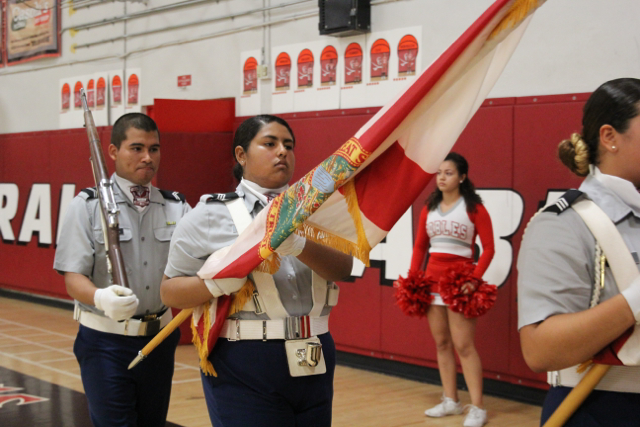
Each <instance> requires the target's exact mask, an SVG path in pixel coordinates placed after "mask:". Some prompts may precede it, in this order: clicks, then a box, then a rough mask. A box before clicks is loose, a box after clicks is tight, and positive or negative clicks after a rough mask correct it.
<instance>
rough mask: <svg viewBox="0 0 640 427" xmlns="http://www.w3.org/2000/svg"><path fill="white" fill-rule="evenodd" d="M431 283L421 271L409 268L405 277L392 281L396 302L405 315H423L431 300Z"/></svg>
mask: <svg viewBox="0 0 640 427" xmlns="http://www.w3.org/2000/svg"><path fill="white" fill-rule="evenodd" d="M432 284H433V280H431V279H430V278H426V277H424V272H423V271H420V270H409V273H408V274H407V278H406V279H405V278H404V277H402V276H400V277H399V278H398V280H396V281H395V282H393V287H394V288H396V292H395V297H396V300H397V301H396V304H398V307H400V309H401V310H402V312H403V313H404V314H406V315H407V316H415V317H423V316H424V315H426V314H427V311H428V310H429V306H430V305H431V302H432V301H433V295H431V286H432Z"/></svg>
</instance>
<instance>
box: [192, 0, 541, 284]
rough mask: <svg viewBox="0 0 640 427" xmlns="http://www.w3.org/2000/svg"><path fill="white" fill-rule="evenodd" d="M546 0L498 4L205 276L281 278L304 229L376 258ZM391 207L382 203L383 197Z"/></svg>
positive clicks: (290, 192)
mask: <svg viewBox="0 0 640 427" xmlns="http://www.w3.org/2000/svg"><path fill="white" fill-rule="evenodd" d="M544 1H545V0H497V1H495V2H494V3H493V4H492V5H491V6H490V7H489V8H488V9H487V10H486V11H485V12H484V13H483V14H482V15H481V16H480V17H479V18H478V19H477V20H476V21H475V22H474V23H473V25H471V27H469V28H468V29H467V30H466V31H465V32H464V33H463V34H462V35H461V36H460V37H459V38H458V39H457V40H456V41H455V42H454V43H453V44H452V45H451V46H450V47H449V48H448V49H447V50H446V51H445V52H444V53H443V54H442V55H441V56H440V57H439V58H437V59H436V60H435V61H434V62H433V64H431V66H429V67H428V68H427V69H426V70H424V72H422V74H421V75H420V76H419V77H418V78H417V79H416V80H415V81H414V82H413V84H411V85H410V86H409V87H408V88H407V89H406V90H404V91H403V92H402V93H401V94H399V95H398V96H397V98H396V99H395V100H393V101H392V102H390V103H389V104H387V105H386V106H384V107H383V108H382V109H380V111H378V113H377V114H376V115H375V116H374V117H372V118H371V119H370V120H369V121H368V122H367V123H366V124H365V125H364V126H363V127H362V128H361V129H360V130H359V131H358V132H357V133H356V134H355V135H354V136H353V137H352V138H351V139H349V140H348V141H347V142H346V143H344V144H343V145H342V146H341V147H340V148H339V149H338V150H337V151H336V152H335V153H333V154H332V155H331V156H330V157H328V158H327V159H325V160H324V161H323V162H322V163H321V164H320V165H318V166H317V167H315V168H314V169H313V170H311V171H310V172H309V173H307V174H306V175H305V176H304V177H303V178H302V179H300V180H299V181H297V182H296V183H295V184H293V185H292V186H291V187H290V188H289V189H288V190H287V191H286V192H284V193H282V194H281V195H280V196H278V197H277V198H276V199H274V200H273V201H272V202H271V204H270V205H269V206H268V207H267V208H266V209H264V210H263V211H262V212H260V214H259V215H258V216H257V217H256V218H255V219H254V221H253V222H252V223H251V225H250V226H249V227H248V228H247V229H246V230H245V232H243V233H242V234H241V235H240V237H239V238H238V239H237V240H236V242H235V243H234V244H233V245H232V246H231V248H230V250H229V252H228V253H227V255H226V256H225V257H223V258H222V259H214V258H210V259H209V260H207V262H206V263H205V264H204V266H203V267H202V269H201V270H200V271H199V272H198V276H200V277H201V278H203V279H210V278H215V279H219V278H226V277H245V276H247V275H248V274H249V273H251V271H253V270H254V269H255V268H256V267H258V269H259V270H260V271H266V272H274V271H275V270H276V269H277V265H278V257H277V254H274V251H275V249H276V248H277V247H278V245H280V244H281V243H282V242H283V241H284V240H285V239H286V238H287V237H288V236H289V235H290V234H291V233H293V232H296V233H299V234H302V235H304V236H305V237H307V238H308V239H312V240H313V241H316V242H318V243H321V244H325V245H328V246H331V247H333V248H336V249H338V250H341V251H343V252H345V253H348V254H350V255H353V256H355V257H357V258H358V259H360V260H361V261H363V262H364V263H365V264H366V265H368V258H369V251H370V250H371V248H373V247H374V246H375V245H376V244H378V243H379V242H380V241H381V240H382V239H383V238H384V237H385V236H386V234H387V233H388V232H389V230H391V228H392V227H393V225H394V224H395V223H396V222H397V221H398V219H399V218H400V217H401V216H402V214H404V212H406V211H407V209H408V208H409V207H410V206H411V204H412V203H413V201H414V200H415V199H416V197H418V195H419V194H420V193H421V192H422V190H423V189H424V187H425V186H426V185H427V183H428V182H429V180H430V179H431V177H432V176H433V174H434V173H435V172H436V171H437V168H438V166H439V165H440V163H441V162H442V160H443V159H444V157H445V156H446V155H447V153H448V152H449V151H450V149H451V147H452V146H453V144H454V143H455V141H456V140H457V139H458V137H459V135H460V133H461V132H462V131H463V129H464V128H465V126H466V125H467V123H468V122H469V120H470V119H471V117H473V115H474V113H475V112H476V111H477V109H478V108H479V106H480V105H481V104H482V102H483V101H484V99H485V98H486V96H487V95H488V93H489V91H490V90H491V88H492V87H493V85H494V83H495V82H496V80H497V79H498V77H499V75H500V74H501V72H502V70H503V69H504V67H505V65H506V64H507V62H508V60H509V58H510V57H511V55H512V53H513V51H514V50H515V48H516V46H517V44H518V42H519V41H520V39H521V37H522V35H523V33H524V31H525V28H526V26H527V24H528V23H529V21H530V19H531V18H532V15H533V13H534V12H535V10H536V9H537V8H538V7H539V6H541V5H542V4H543V3H544ZM382 195H383V196H384V200H385V201H386V202H385V204H384V207H382V206H381V204H380V200H381V196H382Z"/></svg>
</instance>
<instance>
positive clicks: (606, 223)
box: [571, 198, 639, 292]
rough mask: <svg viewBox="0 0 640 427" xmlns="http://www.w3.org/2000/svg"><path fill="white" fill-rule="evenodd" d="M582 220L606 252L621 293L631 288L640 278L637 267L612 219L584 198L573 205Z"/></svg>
mask: <svg viewBox="0 0 640 427" xmlns="http://www.w3.org/2000/svg"><path fill="white" fill-rule="evenodd" d="M571 207H572V208H573V210H575V211H576V212H577V213H578V215H580V217H581V218H582V220H583V221H584V223H585V224H587V227H589V230H590V231H591V234H593V236H594V237H595V238H596V240H597V241H598V243H599V244H600V247H602V250H603V251H604V254H605V256H606V257H607V260H608V261H609V267H611V273H613V277H614V279H615V282H616V285H617V286H618V290H620V292H622V291H624V290H625V289H627V288H628V287H629V285H630V284H631V282H633V280H634V279H635V278H636V277H638V274H639V273H638V267H637V266H636V263H635V261H634V260H633V257H632V256H631V252H629V249H628V248H627V244H626V243H625V242H624V240H623V239H622V236H621V235H620V232H619V231H618V229H617V228H616V226H615V224H614V223H613V221H611V219H610V218H609V217H608V216H607V214H605V213H604V211H603V210H602V209H600V207H599V206H598V205H596V204H595V203H594V202H592V201H591V200H588V199H585V198H583V199H582V200H580V201H577V202H576V203H574V204H573V205H571Z"/></svg>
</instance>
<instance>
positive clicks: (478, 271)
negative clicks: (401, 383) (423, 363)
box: [396, 152, 495, 427]
mask: <svg viewBox="0 0 640 427" xmlns="http://www.w3.org/2000/svg"><path fill="white" fill-rule="evenodd" d="M468 173H469V164H468V163H467V160H466V159H465V158H464V157H463V156H461V155H460V154H457V153H453V152H451V153H449V154H448V155H447V157H446V158H445V160H444V161H443V162H442V163H441V165H440V167H439V168H438V172H437V187H436V189H435V190H434V191H433V193H431V195H430V196H429V198H428V199H427V201H426V206H425V207H424V208H423V209H422V212H421V213H420V220H419V224H418V236H417V238H416V241H415V244H414V247H413V256H412V258H411V270H410V272H409V277H408V278H407V279H401V280H400V282H404V281H405V280H406V281H415V277H416V276H417V275H420V276H421V277H422V276H423V275H422V273H421V270H422V265H423V264H424V260H425V256H426V253H427V249H429V260H428V263H427V269H426V272H425V273H424V277H427V278H429V280H438V279H439V283H442V279H444V278H445V277H448V275H449V274H450V272H453V271H457V270H458V269H466V271H467V273H468V274H469V275H470V277H469V280H468V281H467V280H464V281H463V282H464V283H463V284H462V286H461V293H462V294H473V293H474V292H476V291H478V289H476V288H480V282H481V278H482V275H483V274H484V272H485V271H486V269H487V267H489V264H490V263H491V260H492V258H493V255H494V253H495V250H494V245H493V229H492V226H491V218H490V217H489V214H488V212H487V210H486V209H485V207H484V206H483V205H482V200H481V199H480V196H478V195H477V194H476V192H475V187H474V185H473V183H472V182H471V180H470V179H469V176H468ZM476 236H480V241H481V242H482V246H483V248H484V250H483V252H482V255H481V256H480V258H479V260H478V264H477V265H476V266H473V265H472V264H471V263H472V262H473V252H474V243H475V239H476ZM429 245H431V248H429ZM432 283H433V285H430V287H429V288H428V291H429V292H431V295H430V296H429V297H428V298H429V300H430V301H431V305H430V306H429V307H428V308H427V312H426V314H427V319H428V320H429V328H430V329H431V334H432V335H433V338H434V339H435V341H436V350H437V357H438V370H439V371H440V379H441V380H442V387H443V389H444V390H443V395H442V402H441V403H439V404H438V405H436V406H435V407H433V408H430V409H427V410H426V411H425V415H427V416H428V417H444V416H446V415H458V414H461V413H462V412H463V411H464V408H463V406H462V404H461V403H460V401H459V400H458V392H457V386H456V360H455V355H454V349H455V351H456V352H457V353H458V356H459V357H460V362H461V365H462V372H463V373H464V378H465V381H466V383H467V387H468V388H469V394H470V395H471V405H470V410H469V414H468V415H467V417H466V418H465V420H464V425H465V426H468V427H481V426H482V425H484V424H485V423H486V422H487V411H486V410H485V409H483V403H482V364H481V361H480V356H479V355H478V352H477V351H476V348H475V345H474V342H473V341H474V336H475V325H476V321H475V317H471V316H469V313H466V312H458V311H454V310H451V309H447V306H448V305H449V304H448V303H447V301H443V298H444V299H446V297H445V296H444V295H442V296H441V292H443V291H444V289H442V290H441V289H439V286H440V285H439V283H436V282H435V281H434V282H432ZM402 286H403V285H400V284H397V285H396V287H402ZM485 287H486V285H484V286H483V287H482V289H480V292H482V291H484V289H485ZM493 292H494V294H495V289H493ZM494 299H495V297H494ZM399 305H400V306H401V307H403V305H404V307H403V310H404V311H405V312H407V314H416V313H410V312H408V311H407V307H406V305H405V304H403V301H402V300H401V299H400V298H399ZM485 308H486V307H485ZM419 314H420V315H423V314H424V313H423V312H422V313H419Z"/></svg>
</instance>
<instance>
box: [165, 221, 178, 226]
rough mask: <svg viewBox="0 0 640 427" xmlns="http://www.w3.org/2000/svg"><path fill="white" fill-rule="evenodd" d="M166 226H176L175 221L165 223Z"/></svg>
mask: <svg viewBox="0 0 640 427" xmlns="http://www.w3.org/2000/svg"><path fill="white" fill-rule="evenodd" d="M167 225H176V222H175V221H167Z"/></svg>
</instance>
